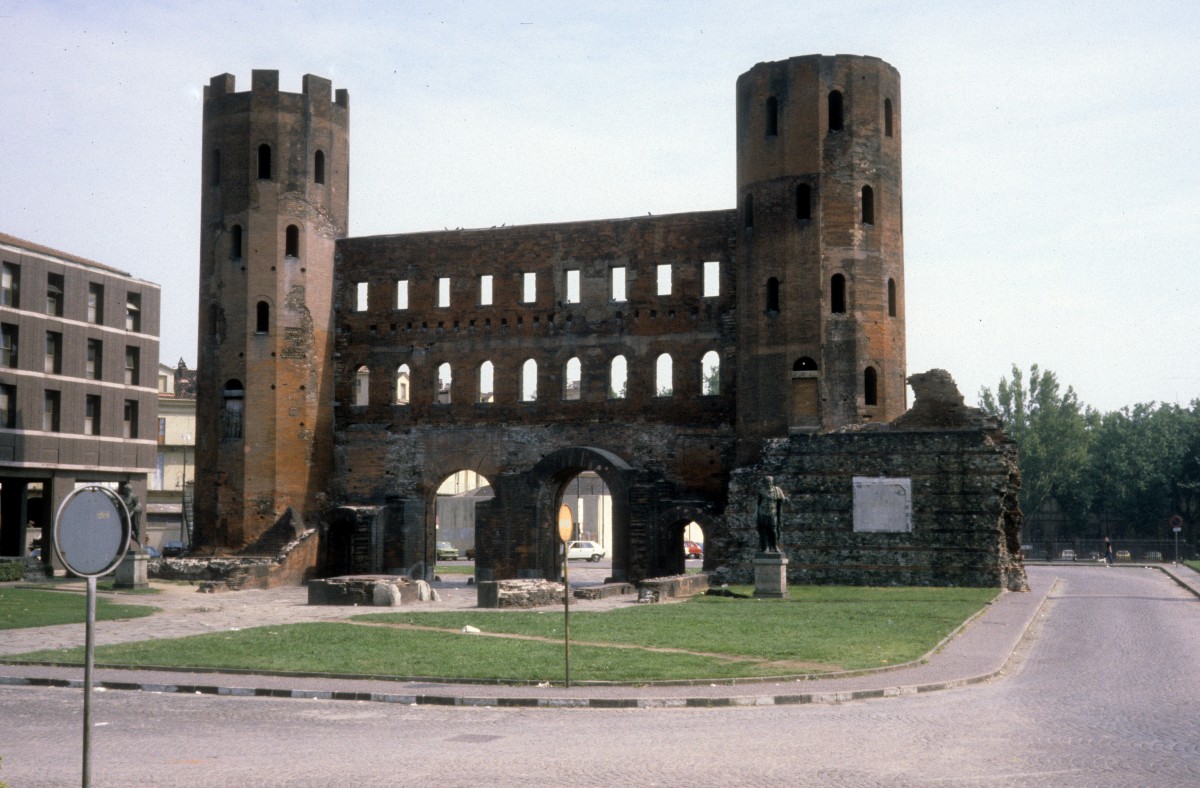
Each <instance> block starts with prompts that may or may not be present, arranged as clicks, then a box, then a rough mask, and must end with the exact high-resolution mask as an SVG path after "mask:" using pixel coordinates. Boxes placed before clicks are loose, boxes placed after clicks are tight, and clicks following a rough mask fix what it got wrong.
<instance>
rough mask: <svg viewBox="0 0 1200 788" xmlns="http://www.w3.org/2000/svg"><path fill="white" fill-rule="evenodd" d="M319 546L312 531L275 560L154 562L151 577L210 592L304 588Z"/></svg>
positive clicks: (228, 558) (214, 558)
mask: <svg viewBox="0 0 1200 788" xmlns="http://www.w3.org/2000/svg"><path fill="white" fill-rule="evenodd" d="M318 546H319V540H318V538H317V532H316V531H315V530H308V531H305V532H304V533H303V534H301V535H300V536H299V538H297V539H296V540H295V541H293V542H290V543H288V544H287V545H285V546H284V547H283V548H282V549H281V550H280V552H279V553H278V554H277V555H275V556H273V557H259V556H210V557H200V556H188V557H185V558H152V559H150V562H149V566H148V570H147V573H148V574H149V576H150V578H151V579H154V580H189V581H191V582H193V583H196V584H197V585H199V586H200V590H202V591H209V592H211V591H240V590H242V589H248V588H278V587H280V586H288V585H301V584H302V583H304V582H305V581H306V580H307V579H308V578H309V577H310V576H311V575H312V571H313V570H312V567H313V566H315V563H316V558H317V552H318Z"/></svg>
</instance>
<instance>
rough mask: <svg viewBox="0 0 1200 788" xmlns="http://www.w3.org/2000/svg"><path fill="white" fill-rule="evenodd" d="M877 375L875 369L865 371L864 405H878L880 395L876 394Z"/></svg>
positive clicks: (868, 368) (869, 368)
mask: <svg viewBox="0 0 1200 788" xmlns="http://www.w3.org/2000/svg"><path fill="white" fill-rule="evenodd" d="M875 386H876V375H875V367H867V368H866V369H865V370H863V404H864V405H878V404H879V401H878V394H877V392H876V388H875Z"/></svg>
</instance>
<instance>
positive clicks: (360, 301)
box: [354, 282, 368, 312]
mask: <svg viewBox="0 0 1200 788" xmlns="http://www.w3.org/2000/svg"><path fill="white" fill-rule="evenodd" d="M367 292H368V291H367V283H366V282H357V283H356V284H355V285H354V311H355V312H366V311H367Z"/></svg>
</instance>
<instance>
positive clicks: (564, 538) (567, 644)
mask: <svg viewBox="0 0 1200 788" xmlns="http://www.w3.org/2000/svg"><path fill="white" fill-rule="evenodd" d="M574 531H575V518H574V517H573V516H572V515H571V507H569V506H567V505H566V504H565V503H564V504H563V505H562V506H560V507H559V508H558V538H559V540H560V541H561V542H562V546H563V659H564V662H565V667H566V670H565V673H566V679H567V682H566V683H567V689H570V688H571V578H570V575H568V574H567V566H568V564H569V563H570V561H569V558H568V553H569V548H570V546H571V534H572V533H573V532H574Z"/></svg>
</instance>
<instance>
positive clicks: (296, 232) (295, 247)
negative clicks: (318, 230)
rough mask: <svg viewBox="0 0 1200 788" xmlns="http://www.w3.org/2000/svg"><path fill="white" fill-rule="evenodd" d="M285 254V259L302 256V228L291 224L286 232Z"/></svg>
mask: <svg viewBox="0 0 1200 788" xmlns="http://www.w3.org/2000/svg"><path fill="white" fill-rule="evenodd" d="M283 254H284V256H285V257H299V256H300V228H299V227H297V226H296V225H294V224H289V225H288V226H287V230H286V231H285V232H284V242H283Z"/></svg>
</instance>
